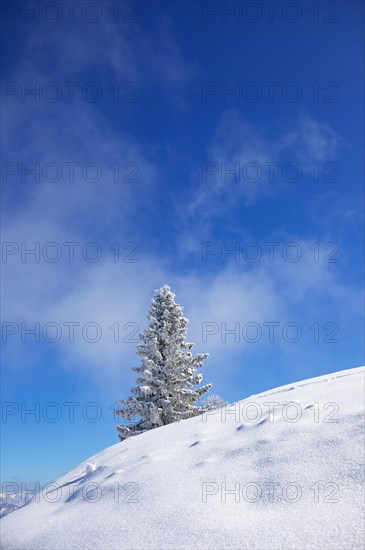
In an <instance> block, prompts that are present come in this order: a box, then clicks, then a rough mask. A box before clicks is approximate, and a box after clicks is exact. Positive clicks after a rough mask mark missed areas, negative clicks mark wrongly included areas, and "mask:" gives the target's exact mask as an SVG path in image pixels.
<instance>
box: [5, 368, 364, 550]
mask: <svg viewBox="0 0 365 550" xmlns="http://www.w3.org/2000/svg"><path fill="white" fill-rule="evenodd" d="M363 398H364V367H360V368H355V369H349V370H345V371H341V372H337V373H334V374H330V375H327V376H321V377H318V378H312V379H310V380H306V381H303V382H297V383H294V384H290V385H287V386H282V387H280V388H276V389H274V390H271V391H267V392H264V393H262V394H259V395H255V396H251V397H250V398H248V399H246V400H243V401H240V402H239V403H237V404H236V405H235V406H231V407H230V408H229V409H224V408H223V409H221V410H220V411H218V412H215V413H214V414H209V416H205V417H195V418H191V419H188V420H185V421H182V422H180V423H175V424H170V425H167V426H163V427H161V428H157V429H155V430H151V431H149V432H146V433H144V434H141V435H138V436H136V437H132V438H130V439H128V440H126V441H123V442H121V443H117V444H116V445H113V446H112V447H109V448H108V449H105V450H103V451H101V452H100V453H98V454H97V455H95V456H93V457H91V458H89V459H88V460H87V461H85V462H83V463H82V464H80V465H79V466H77V467H76V468H74V469H73V470H71V471H70V472H69V473H67V474H66V475H64V476H63V477H61V478H60V479H59V480H58V481H57V484H58V494H57V492H56V487H53V491H51V490H49V493H48V497H47V495H39V496H38V498H37V497H35V498H33V501H32V502H30V503H29V504H27V505H26V506H24V507H23V508H21V509H19V510H16V511H15V512H13V513H11V514H9V515H7V516H6V517H4V518H2V520H1V522H0V525H1V535H2V537H1V538H2V545H1V548H4V549H7V550H9V549H22V550H23V549H32V550H33V549H36V548H37V549H52V550H55V549H59V548H63V549H66V548H67V549H68V550H71V549H78V548H84V549H86V548H87V549H96V548H97V549H109V548H110V549H117V548H118V549H128V550H133V549H147V548H148V549H169V550H170V549H176V550H180V549H189V550H190V549H198V548H199V549H209V550H210V549H229V548H230V549H245V548H248V549H265V550H268V549H284V548H285V549H289V548H290V549H291V548H293V549H301V550H303V549H307V548H308V549H316V550H318V549H336V550H338V549H346V550H348V549H351V548H356V549H357V548H363V547H364V524H363V512H364V509H363V508H364V488H363V472H364V468H363V466H364V464H363V461H364V440H363V436H364V432H363V419H364V417H363ZM274 402H276V403H279V404H280V406H275V408H274V418H272V416H270V414H269V412H270V409H271V410H272V407H273V403H274ZM289 402H294V403H296V405H291V406H288V403H289ZM248 403H251V407H248ZM264 403H266V404H267V403H269V405H264ZM252 404H254V405H252ZM329 404H330V405H329ZM229 411H230V412H236V413H237V414H238V415H239V416H240V418H238V419H237V418H236V417H235V415H232V414H227V413H228V412H229ZM254 413H256V414H257V415H259V416H258V418H257V420H256V421H255V422H253V421H252V420H251V421H249V418H248V416H250V418H251V419H252V418H253V416H254ZM296 415H297V422H290V421H289V419H294V417H295V416H296ZM203 420H205V421H203ZM224 420H225V421H224ZM334 420H335V421H336V420H337V422H333V421H334ZM94 463H96V467H95V470H92V471H89V472H88V473H87V470H90V468H88V467H87V464H94ZM273 482H276V483H277V484H278V485H275V486H274V485H273ZM224 483H225V484H226V490H227V491H229V490H233V489H234V488H236V490H237V491H239V492H237V494H232V493H228V492H227V494H225V491H224ZM93 484H95V485H93ZM95 487H97V488H98V490H99V493H100V494H99V497H98V496H97V494H96V492H95ZM93 488H94V492H92V489H93ZM117 488H118V489H119V490H117ZM260 490H261V494H260V492H259V491H260ZM88 491H89V492H88ZM118 496H119V502H118ZM298 496H299V498H298ZM224 497H225V498H224ZM51 499H52V500H54V502H51ZM92 499H95V501H94V502H92ZM36 500H39V502H37V501H36ZM224 500H225V501H224Z"/></svg>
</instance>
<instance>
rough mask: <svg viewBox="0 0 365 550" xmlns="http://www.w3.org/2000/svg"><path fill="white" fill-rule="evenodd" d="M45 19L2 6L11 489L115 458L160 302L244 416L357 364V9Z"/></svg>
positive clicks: (318, 6) (5, 374) (300, 7)
mask: <svg viewBox="0 0 365 550" xmlns="http://www.w3.org/2000/svg"><path fill="white" fill-rule="evenodd" d="M39 4H40V6H41V11H40V12H39V14H38V15H37V19H36V20H35V16H34V15H29V13H28V12H27V10H29V9H30V6H33V5H34V2H20V1H19V2H4V3H3V7H2V9H3V11H2V26H3V36H2V41H3V44H2V47H3V52H4V62H3V66H2V142H3V149H2V159H3V161H2V208H3V226H2V240H3V248H2V268H3V274H4V276H3V286H2V302H3V325H2V328H3V336H2V338H3V340H2V349H3V351H2V372H1V374H2V400H3V407H4V409H3V413H4V414H3V421H2V439H3V449H4V450H3V455H2V480H3V481H14V480H15V481H26V482H28V483H30V482H37V481H38V482H40V483H43V482H47V481H51V480H52V479H55V478H56V477H57V476H59V475H60V474H61V473H63V472H64V471H66V470H68V469H69V468H71V467H73V466H74V465H75V464H77V463H79V462H81V461H83V460H85V459H86V458H87V457H88V456H91V455H92V454H94V453H95V452H97V451H99V450H101V449H102V448H104V447H106V446H109V445H112V444H113V443H116V442H117V436H116V431H115V425H114V424H115V422H114V418H113V414H112V412H111V408H113V405H114V404H115V403H116V401H117V400H118V399H120V398H122V397H125V396H127V395H128V392H129V388H130V387H131V385H133V381H134V376H133V373H132V372H131V367H133V366H136V365H137V364H138V359H137V357H135V355H134V348H135V345H136V342H135V339H136V336H137V335H138V333H139V331H141V330H142V329H143V328H144V326H145V325H146V314H147V310H148V307H149V302H150V299H151V296H152V293H153V291H154V290H155V289H156V288H158V287H160V286H162V285H163V284H165V283H167V284H170V286H171V288H172V290H173V291H174V292H175V293H176V295H177V298H176V300H177V302H178V303H180V304H182V305H183V306H184V308H185V314H186V316H187V317H188V318H189V319H190V325H189V332H188V337H189V339H190V340H191V341H194V342H195V343H196V348H195V349H196V351H197V352H198V351H199V352H209V353H210V357H209V359H208V360H207V361H206V364H205V366H204V369H203V371H202V372H203V375H204V381H205V382H212V383H213V385H214V388H213V392H214V393H217V394H219V395H221V396H222V397H224V398H225V399H226V400H228V401H235V400H238V399H243V398H245V397H248V396H250V395H252V394H255V393H258V392H261V391H264V390H266V389H269V388H272V387H275V386H279V385H282V384H286V383H290V382H292V381H295V380H300V379H304V378H309V377H313V376H317V375H321V374H325V373H330V372H334V371H338V370H342V369H347V368H352V367H355V366H359V365H360V364H362V363H363V336H362V335H363V329H364V326H363V317H362V303H363V294H362V280H363V236H362V235H363V213H362V212H363V158H362V157H363V150H364V142H363V122H362V121H363V114H364V113H363V103H362V99H361V98H362V95H363V49H362V42H363V34H364V30H363V4H362V2H357V1H346V2H341V1H339V2H332V3H326V2H318V3H310V2H294V3H291V6H290V5H288V4H290V3H288V2H279V3H278V6H272V8H271V9H272V10H274V11H269V7H268V5H267V3H262V2H250V3H247V2H199V1H191V2H179V1H174V2H160V1H153V2H124V3H123V2H121V3H119V4H118V5H119V12H115V11H114V12H113V10H112V5H114V6H115V5H116V3H111V2H108V1H106V2H100V3H98V2H94V3H92V4H93V5H94V7H92V6H91V7H90V6H89V7H87V5H88V4H90V3H88V2H81V3H80V4H79V5H78V6H75V7H74V10H75V11H74V19H73V20H72V19H71V16H70V14H69V12H67V11H66V7H65V6H64V4H63V3H61V2H59V3H58V2H52V3H49V2H47V1H44V2H40V3H39ZM50 4H53V7H52V6H50ZM54 5H57V6H58V8H57V11H54V10H55V8H54ZM47 6H48V7H47ZM95 6H97V7H96V8H95ZM235 6H236V7H235ZM250 6H251V7H250ZM234 7H235V8H234ZM232 8H234V9H236V10H238V11H236V12H235V13H234V14H230V13H227V11H225V10H227V9H228V10H229V9H232ZM52 10H53V11H52ZM118 17H119V20H118V21H116V20H115V19H118ZM51 19H56V20H55V21H54V22H52V21H51ZM30 89H33V90H35V92H34V93H31V92H29V90H30ZM27 90H28V92H27ZM71 90H73V95H72V93H71ZM37 163H38V164H37ZM117 167H118V168H117ZM32 169H33V170H35V171H36V173H35V174H34V173H31V172H30V171H31V170H32ZM232 171H233V173H232ZM65 243H66V244H65ZM67 243H69V244H67ZM70 243H73V244H70ZM90 243H94V244H90ZM116 243H117V244H116ZM265 243H266V244H265ZM270 243H271V244H270ZM31 249H34V250H36V253H35V254H33V255H32V254H27V253H26V251H27V250H31ZM230 250H231V251H232V250H234V251H235V254H225V251H230ZM72 251H73V253H71V252H72ZM117 251H118V252H117ZM72 254H73V255H72ZM255 258H256V260H255ZM93 260H95V261H93ZM36 323H38V325H36ZM70 323H71V324H72V323H74V324H73V325H71V324H70ZM273 323H274V324H273ZM71 326H73V327H74V336H73V338H71V336H70V334H71V328H70V327H71ZM111 326H112V327H113V328H112V329H111V328H110V327H111ZM34 327H38V328H37V330H38V332H39V337H37V335H36V336H34V334H33V335H32V334H30V333H27V332H26V331H27V330H28V329H31V328H34ZM117 327H119V342H115V341H114V340H115V339H117V336H116V330H117ZM270 327H271V330H273V331H274V332H273V336H272V337H271V336H270V334H271V333H269V331H270ZM232 329H235V330H236V334H233V335H232V334H228V333H226V331H229V330H232ZM94 339H95V340H97V341H95V342H93V341H92V340H94ZM37 340H38V341H37ZM51 340H57V341H54V342H52V341H51ZM71 340H73V341H71ZM255 340H257V341H255ZM271 340H272V341H271ZM52 403H53V405H52ZM65 403H76V405H74V410H75V421H74V422H71V421H70V407H71V405H65ZM90 403H96V405H90ZM30 409H35V410H38V411H39V418H38V417H37V415H32V414H26V411H27V410H30ZM57 415H58V416H59V420H57ZM99 416H100V418H99ZM95 417H96V421H95V422H93V421H92V419H94V418H95ZM54 418H56V420H57V421H55V422H52V421H51V420H52V419H54Z"/></svg>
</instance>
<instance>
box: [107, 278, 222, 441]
mask: <svg viewBox="0 0 365 550" xmlns="http://www.w3.org/2000/svg"><path fill="white" fill-rule="evenodd" d="M174 299H175V294H174V293H173V292H171V290H170V287H169V286H167V285H165V286H163V287H161V288H160V289H158V290H156V292H155V294H154V296H153V299H152V303H151V307H150V310H149V315H148V320H149V325H148V327H147V328H146V329H145V330H144V331H143V333H142V334H141V335H140V340H141V344H139V345H138V346H137V351H136V352H137V355H138V356H139V357H141V365H140V366H139V367H135V368H133V369H132V370H134V371H135V372H137V373H138V378H137V381H136V387H134V388H133V389H132V390H131V393H132V395H131V396H130V397H128V398H127V399H123V400H121V401H120V405H121V406H120V408H119V410H117V411H115V412H116V414H117V415H118V416H120V417H121V418H123V419H124V420H125V421H127V422H131V424H130V425H129V426H125V425H124V426H123V425H118V426H117V430H118V434H119V437H120V439H121V440H124V439H126V438H127V437H130V436H131V435H137V434H140V433H142V432H145V431H147V430H151V429H153V428H157V427H159V426H163V425H165V424H171V423H172V422H177V421H179V420H183V419H185V418H190V417H192V416H196V415H197V414H200V413H201V412H203V410H204V409H203V408H202V407H200V406H199V405H197V404H196V402H197V400H198V399H200V397H201V396H202V395H204V394H205V393H206V392H207V391H208V390H209V389H210V388H211V384H206V385H204V386H200V387H197V386H198V385H199V384H200V383H201V381H202V375H201V374H197V373H196V369H197V368H199V367H201V366H202V364H203V361H204V359H206V357H208V354H207V353H199V354H197V355H193V354H192V353H191V352H190V351H187V350H190V349H191V348H192V347H193V346H194V344H191V343H188V342H186V340H185V334H186V330H187V328H186V327H187V324H188V322H189V321H188V319H187V318H186V317H184V316H183V312H182V309H183V308H182V307H181V306H180V305H178V304H176V303H175V300H174Z"/></svg>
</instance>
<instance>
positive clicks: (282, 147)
mask: <svg viewBox="0 0 365 550" xmlns="http://www.w3.org/2000/svg"><path fill="white" fill-rule="evenodd" d="M273 129H275V128H274V127H273V125H270V124H267V125H266V126H265V127H261V128H260V127H258V126H254V125H253V124H250V123H249V122H248V121H247V120H245V119H243V118H242V116H241V114H240V113H239V112H237V111H226V112H225V113H223V115H222V116H221V120H220V122H219V123H218V125H217V127H216V130H215V133H214V136H213V139H212V141H211V143H210V144H208V146H207V150H206V158H205V159H204V160H205V162H204V163H202V164H201V166H198V167H197V168H196V173H195V177H193V178H192V179H194V181H195V183H196V182H198V186H197V193H196V196H195V198H194V200H193V201H192V203H191V206H190V211H191V214H192V215H194V214H195V213H197V212H199V214H200V215H201V216H203V217H204V216H206V217H209V216H210V215H211V214H212V213H214V211H216V210H217V209H221V208H222V207H224V205H225V207H226V208H228V207H230V206H232V203H234V202H236V201H237V200H238V199H240V200H241V201H243V204H244V205H245V206H246V207H249V206H252V205H254V204H256V203H257V202H259V201H260V200H262V199H264V198H270V197H274V196H277V195H278V194H279V193H280V192H283V190H286V187H287V185H285V183H283V182H281V181H277V176H276V177H275V179H276V181H275V185H272V183H271V182H270V178H269V175H268V173H266V172H263V166H265V165H267V164H268V163H270V162H276V163H281V164H282V165H283V164H285V163H288V162H290V163H300V167H301V169H302V170H303V172H304V173H305V172H306V171H307V172H308V170H309V167H310V166H311V165H313V163H314V162H322V161H328V160H331V161H333V160H334V159H335V158H336V154H337V151H338V149H339V147H340V146H342V145H344V143H345V141H344V139H343V138H342V137H341V136H339V135H338V134H337V133H336V132H335V131H334V130H333V128H332V127H331V126H330V124H328V123H326V122H320V121H317V120H315V119H313V118H311V117H309V116H308V115H300V116H298V117H297V118H295V119H292V120H291V121H286V123H285V124H282V126H280V127H279V128H276V129H275V134H273ZM208 163H210V164H211V166H207V165H208ZM253 164H256V165H260V168H261V171H262V175H261V176H260V177H257V172H256V169H255V168H253V169H252V170H251V169H250V168H249V166H250V165H253ZM237 166H238V168H239V170H240V174H239V176H238V177H239V181H238V182H237V181H236V179H235V178H236V177H237V176H236V174H235V173H232V171H233V170H234V169H235V167H237ZM244 167H247V181H245V182H243V181H242V178H243V176H242V173H243V170H244ZM245 170H246V168H245ZM250 170H251V173H250ZM267 170H268V169H267ZM214 172H215V173H214ZM197 174H199V179H198V177H197ZM272 177H274V176H272ZM255 179H256V181H255ZM250 180H251V181H250ZM228 187H229V193H227V188H228ZM222 198H224V202H223V204H222V200H221V199H222Z"/></svg>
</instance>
